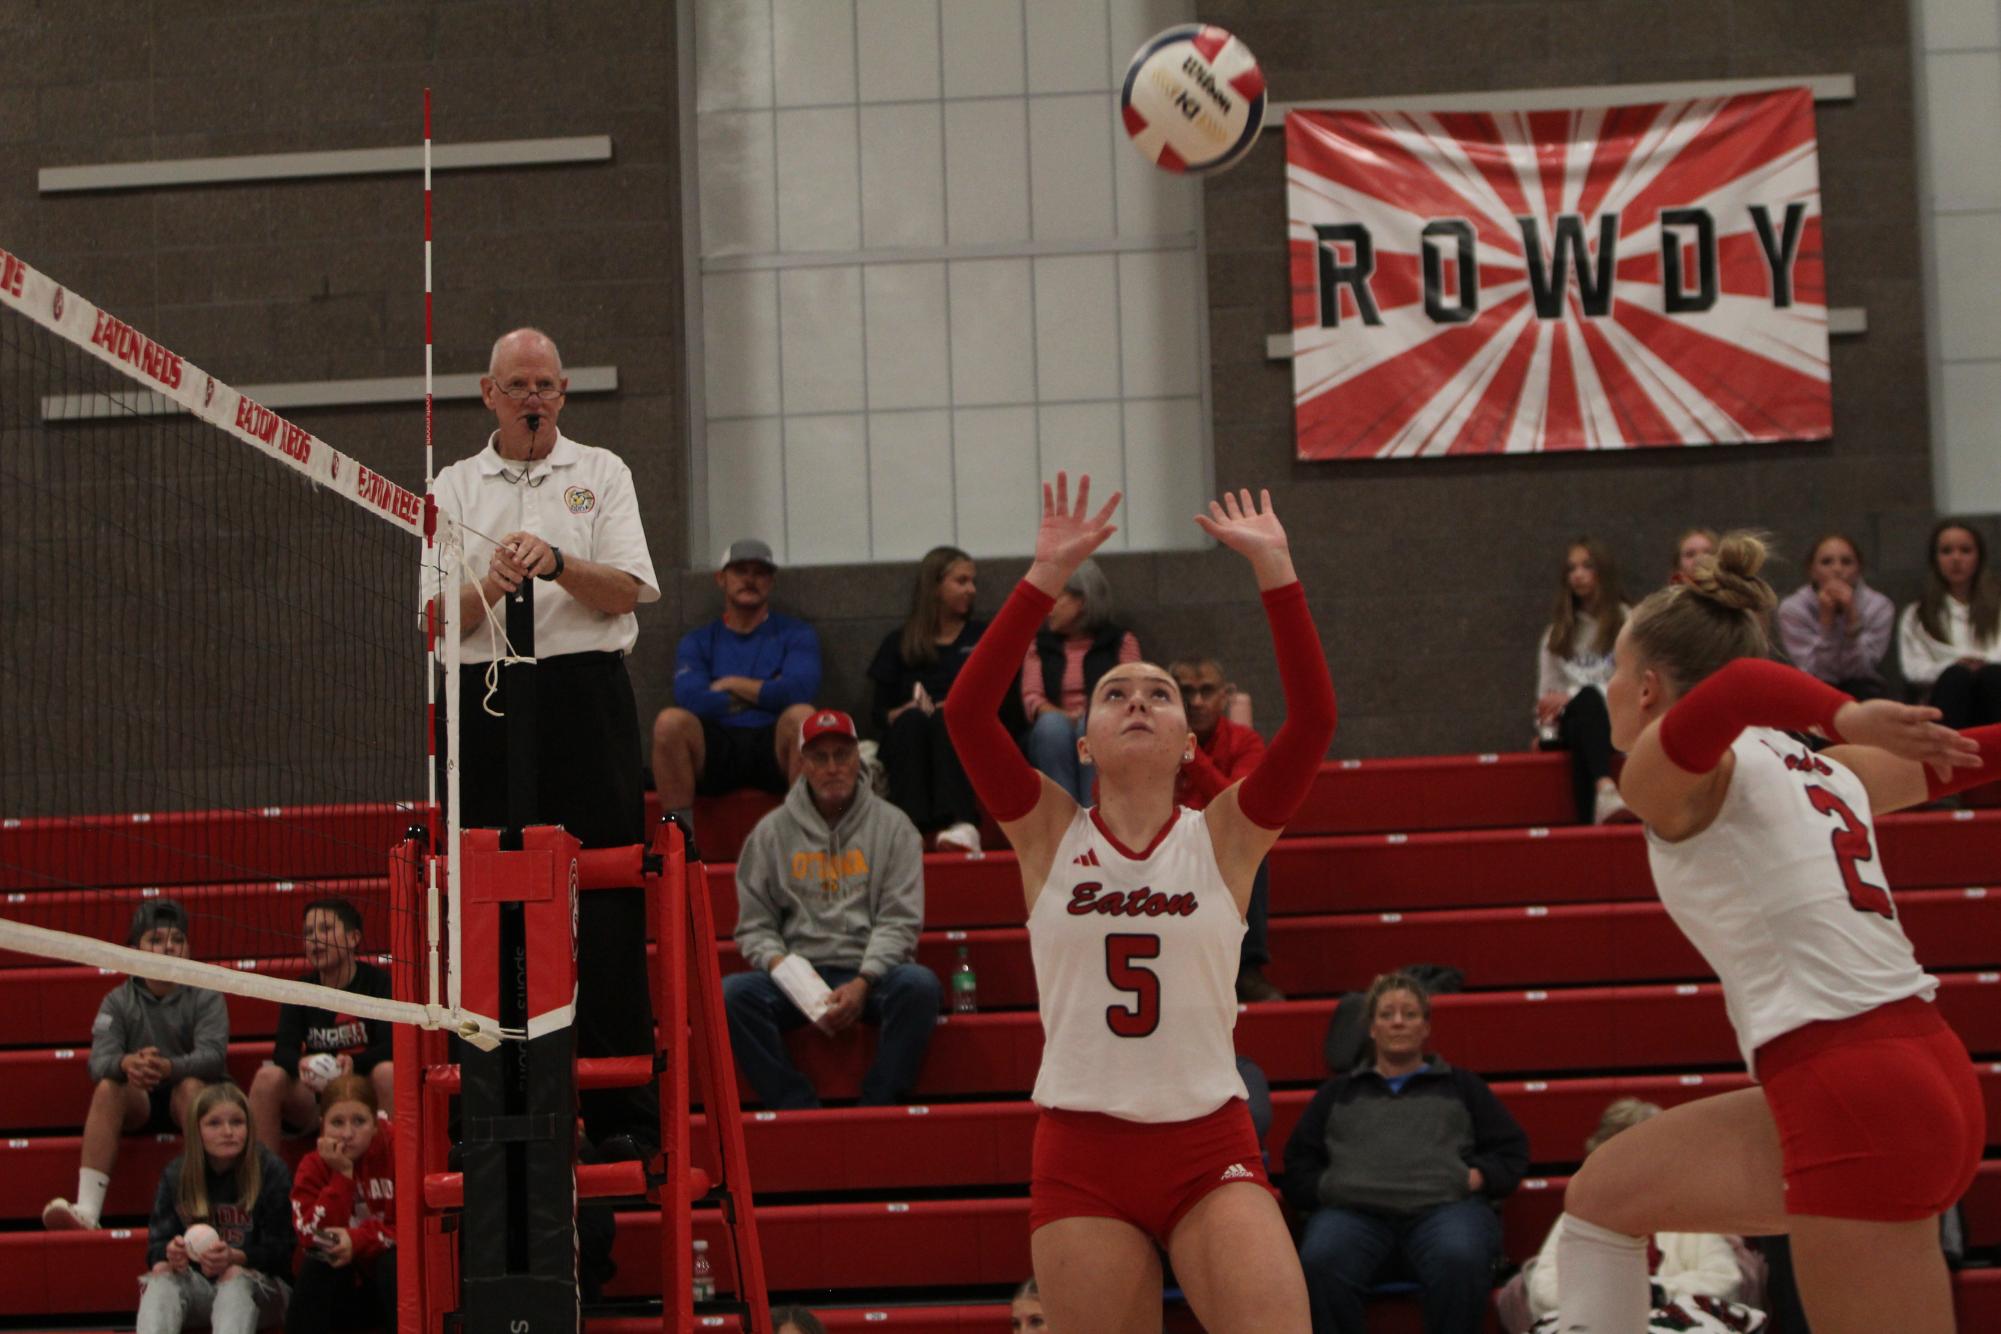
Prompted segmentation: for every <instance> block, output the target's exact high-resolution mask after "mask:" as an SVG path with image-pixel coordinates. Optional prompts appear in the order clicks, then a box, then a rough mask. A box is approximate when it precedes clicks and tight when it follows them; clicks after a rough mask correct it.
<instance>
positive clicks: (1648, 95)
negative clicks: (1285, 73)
mask: <svg viewBox="0 0 2001 1334" xmlns="http://www.w3.org/2000/svg"><path fill="white" fill-rule="evenodd" d="M1801 86H1805V87H1807V88H1811V89H1812V90H1813V100H1814V101H1816V102H1853V101H1854V100H1855V76H1854V75H1853V74H1802V75H1798V76H1795V77H1791V78H1776V79H1690V80H1686V81H1684V82H1680V83H1614V84H1596V85H1588V86H1585V87H1579V88H1519V89H1510V90H1508V91H1505V92H1492V93H1479V92H1469V93H1431V94H1425V95H1422V96H1408V97H1358V98H1330V99H1327V100H1324V101H1317V102H1275V103H1273V104H1272V105H1271V107H1270V108H1269V109H1268V110H1267V111H1266V113H1265V123H1264V128H1265V129H1266V130H1276V129H1280V128H1282V127H1283V126H1284V125H1285V117H1286V113H1287V112H1291V111H1543V110H1549V109H1568V108H1571V107H1616V106H1631V105H1639V104H1643V103H1647V102H1677V101H1681V100H1683V99H1686V98H1694V97H1732V96H1735V95H1737V94H1739V93H1762V92H1768V91H1770V90H1771V89H1774V88H1798V87H1801Z"/></svg>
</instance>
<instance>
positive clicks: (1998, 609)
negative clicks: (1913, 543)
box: [1897, 519, 2001, 727]
mask: <svg viewBox="0 0 2001 1334" xmlns="http://www.w3.org/2000/svg"><path fill="white" fill-rule="evenodd" d="M1928 550H1929V551H1930V554H1931V558H1930V560H1929V562H1928V564H1929V566H1930V577H1929V578H1928V579H1927V580H1926V581H1925V592H1924V596H1923V597H1921V598H1919V599H1918V600H1917V601H1916V602H1913V603H1912V604H1911V605H1910V606H1908V607H1906V608H1904V615H1903V619H1902V621H1901V622H1900V623H1899V625H1898V628H1897V655H1898V658H1899V659H1900V661H1901V663H1902V665H1903V669H1904V680H1906V681H1908V682H1909V683H1910V684H1911V685H1913V686H1916V687H1918V688H1919V689H1921V690H1923V691H1924V693H1925V699H1926V701H1927V702H1928V703H1930V704H1931V705H1932V706H1933V707H1934V708H1936V709H1937V710H1938V711H1939V716H1940V720H1941V721H1943V722H1944V723H1945V725H1946V726H1948V727H1972V726H1974V725H1976V724H1978V723H1992V722H2001V579H1997V578H1996V577H1995V576H1994V574H1993V572H1992V571H1990V570H1989V569H1988V568H1987V542H1986V539H1985V538H1983V537H1981V535H1980V530H1979V529H1977V528H1974V527H1972V526H1971V525H1969V524H1967V523H1964V522H1962V521H1960V520H1958V519H1943V520H1941V521H1940V522H1939V524H1938V526H1937V527H1935V528H1933V529H1932V536H1931V544H1930V546H1929V548H1928Z"/></svg>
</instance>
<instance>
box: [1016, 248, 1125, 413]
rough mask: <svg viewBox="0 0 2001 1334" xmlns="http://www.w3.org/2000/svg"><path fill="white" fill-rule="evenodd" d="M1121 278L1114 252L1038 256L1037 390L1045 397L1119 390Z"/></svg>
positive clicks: (1105, 393) (1114, 394)
mask: <svg viewBox="0 0 2001 1334" xmlns="http://www.w3.org/2000/svg"><path fill="white" fill-rule="evenodd" d="M1117 281H1118V258H1117V256H1114V255H1073V256H1067V257H1064V258H1060V259H1038V260H1036V261H1035V365H1036V394H1037V397H1038V398H1040V399H1041V400H1042V401H1043V402H1045V403H1046V402H1048V401H1050V400H1051V399H1071V398H1117V397H1118V396H1119V300H1118V293H1117V291H1116V287H1117Z"/></svg>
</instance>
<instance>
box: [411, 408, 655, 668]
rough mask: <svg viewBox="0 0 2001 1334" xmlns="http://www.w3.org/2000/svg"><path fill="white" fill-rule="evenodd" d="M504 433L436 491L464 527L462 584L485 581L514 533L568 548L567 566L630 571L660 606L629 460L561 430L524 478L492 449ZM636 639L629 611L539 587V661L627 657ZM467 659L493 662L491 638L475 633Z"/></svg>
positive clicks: (467, 644)
mask: <svg viewBox="0 0 2001 1334" xmlns="http://www.w3.org/2000/svg"><path fill="white" fill-rule="evenodd" d="M499 434H500V433H499V432H498V431H495V432H494V433H493V435H491V436H488V437H487V441H486V448H485V449H482V450H481V451H480V452H479V453H477V454H475V455H473V456H472V457H471V458H466V459H460V460H459V461H458V462H457V463H454V464H452V465H451V466H450V467H448V468H446V469H445V470H444V471H443V472H441V473H439V474H438V477H437V482H436V484H435V486H434V487H433V489H432V494H433V495H435V496H436V497H437V501H438V509H439V510H440V511H442V512H443V513H444V514H446V515H448V516H450V517H451V518H452V519H454V520H455V521H457V522H458V523H459V524H460V525H461V527H462V528H464V529H465V530H467V531H466V533H465V557H466V564H467V565H468V566H470V567H471V569H470V570H469V571H466V572H464V573H462V574H461V577H460V579H459V580H458V581H457V582H459V583H466V582H470V581H472V580H474V579H478V578H483V577H484V576H485V574H486V569H487V562H488V561H489V560H490V559H491V558H492V556H493V543H494V542H497V541H499V540H500V539H501V538H504V537H506V536H507V535H508V534H509V533H517V532H521V533H533V534H534V535H535V536H537V537H539V538H541V539H542V540H543V541H544V542H547V543H548V544H549V545H550V546H552V547H558V548H561V550H562V552H563V556H564V558H565V559H566V560H578V559H581V560H588V561H596V562H597V563H598V564H600V565H609V566H611V567H612V568H613V569H617V570H624V571H625V572H626V573H627V574H629V575H631V576H633V577H634V578H635V579H637V580H639V600H640V601H641V602H658V601H659V600H660V587H659V585H658V584H657V583H656V582H655V581H654V577H653V558H652V556H650V555H649V554H648V553H647V550H646V531H645V529H644V528H642V527H641V526H640V522H639V502H638V500H637V498H636V497H635V496H634V495H633V493H632V470H631V469H630V468H628V467H626V466H625V463H624V461H623V460H622V459H620V458H619V457H618V455H616V454H614V453H612V452H611V451H610V450H608V449H598V448H595V447H594V446H591V445H584V444H579V443H577V442H576V441H575V440H572V439H570V438H569V437H568V436H566V435H562V434H560V433H559V434H558V435H557V437H556V447H555V448H554V449H552V450H550V451H549V454H548V456H547V457H546V458H542V459H539V460H537V461H536V462H535V463H534V464H533V465H532V466H531V467H530V468H529V469H528V470H527V472H526V473H525V474H524V473H523V472H522V468H521V464H520V463H519V462H518V461H515V460H512V459H504V458H502V457H501V456H500V454H499V453H498V452H497V451H496V450H495V448H494V438H495V437H496V436H498V435H499ZM453 610H454V611H456V610H457V608H456V606H454V608H453ZM496 610H498V609H496ZM502 615H503V617H504V615H505V613H504V612H503V613H502ZM464 628H465V627H463V626H461V627H460V629H461V630H462V631H463V629H464ZM638 638H639V618H638V617H637V616H635V615H633V614H632V613H631V612H627V613H625V614H624V615H623V616H607V615H605V614H604V613H603V612H601V611H597V610H594V609H593V608H591V607H588V606H586V605H584V604H583V603H581V602H579V601H577V600H576V599H575V598H573V597H571V596H570V595H569V594H568V593H566V592H564V591H563V589H562V588H560V587H559V586H558V585H557V584H556V583H555V581H554V580H549V579H542V580H537V581H536V584H535V656H537V657H540V658H553V657H558V656H560V655H562V654H565V653H630V652H631V651H632V646H633V644H634V642H636V641H637V640H638ZM460 654H461V659H462V661H465V662H491V661H492V660H493V658H494V646H493V636H491V635H489V634H488V633H487V632H486V631H485V630H483V629H481V628H478V627H475V628H474V629H473V631H472V633H471V634H469V635H464V636H463V638H462V639H461V641H460Z"/></svg>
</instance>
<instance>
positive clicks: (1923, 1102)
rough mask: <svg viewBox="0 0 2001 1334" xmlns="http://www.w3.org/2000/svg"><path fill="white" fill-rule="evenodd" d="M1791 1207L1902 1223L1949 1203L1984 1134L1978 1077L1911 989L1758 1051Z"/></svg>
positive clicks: (1973, 1165)
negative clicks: (1904, 995) (1911, 994)
mask: <svg viewBox="0 0 2001 1334" xmlns="http://www.w3.org/2000/svg"><path fill="white" fill-rule="evenodd" d="M1757 1071H1758V1079H1759V1081H1760V1083H1761V1084H1762V1085H1763V1087H1764V1090H1765V1103H1766V1105H1767V1106H1769V1107H1770V1108H1771V1109H1772V1119H1773V1120H1774V1121H1776V1122H1778V1126H1779V1146H1780V1150H1781V1152H1782V1153H1783V1154H1784V1156H1785V1173H1786V1212H1787V1213H1789V1214H1813V1215H1815V1216H1817V1217H1822V1218H1857V1219H1867V1220H1870V1221H1873V1222H1883V1223H1889V1222H1906V1221H1909V1220H1912V1219H1918V1218H1929V1217H1931V1216H1932V1215H1934V1214H1938V1213H1942V1212H1944V1211H1945V1210H1946V1209H1947V1208H1948V1207H1949V1206H1950V1205H1951V1204H1952V1203H1953V1202H1954V1201H1955V1200H1957V1199H1958V1198H1959V1197H1960V1196H1961V1195H1963V1194H1964V1193H1965V1192H1966V1188H1967V1187H1968V1186H1969V1185H1971V1184H1972V1183H1973V1174H1974V1171H1975V1170H1976V1169H1977V1168H1978V1167H1979V1165H1980V1154H1981V1149H1982V1146H1983V1145H1985V1144H1986V1142H1987V1109H1986V1106H1985V1104H1984V1103H1983V1102H1982V1099H1981V1096H1980V1080H1979V1076H1978V1075H1976V1074H1975V1073H1974V1069H1973V1062H1972V1061H1971V1060H1969V1059H1968V1058H1967V1055H1966V1048H1965V1046H1964V1045H1962V1044H1961V1042H1960V1040H1959V1036H1958V1035H1957V1034H1956V1033H1954V1032H1953V1031H1952V1029H1951V1028H1949V1027H1948V1026H1947V1025H1946V1022H1945V1020H1944V1019H1942V1018H1941V1017H1940V1016H1939V1013H1938V1007H1936V1006H1934V1005H1931V1004H1929V1003H1928V1002H1926V1001H1922V1000H1919V999H1917V998H1915V997H1913V998H1911V999H1909V1000H1901V1001H1893V1002H1891V1003H1890V1004H1888V1005H1884V1006H1879V1007H1878V1008H1876V1009H1874V1010H1870V1011H1868V1012H1866V1013H1864V1014H1858V1015H1855V1016H1853V1017H1852V1018H1848V1019H1832V1020H1826V1021H1823V1022H1820V1023H1814V1024H1808V1025H1806V1026H1805V1027H1804V1028H1796V1029H1794V1030H1793V1031H1792V1032H1790V1033H1782V1034H1780V1035H1779V1036H1778V1037H1776V1038H1773V1039H1772V1040H1771V1041H1770V1042H1767V1043H1766V1044H1765V1045H1764V1046H1762V1047H1760V1048H1758V1051H1757Z"/></svg>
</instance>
